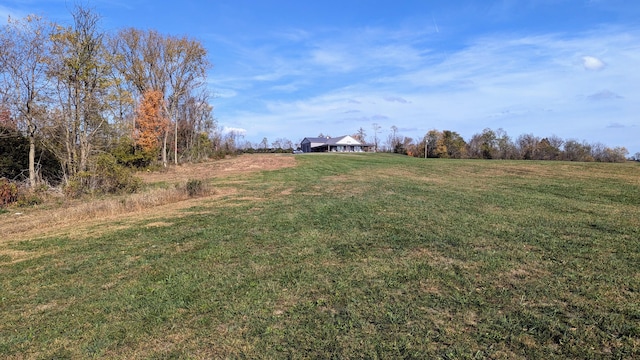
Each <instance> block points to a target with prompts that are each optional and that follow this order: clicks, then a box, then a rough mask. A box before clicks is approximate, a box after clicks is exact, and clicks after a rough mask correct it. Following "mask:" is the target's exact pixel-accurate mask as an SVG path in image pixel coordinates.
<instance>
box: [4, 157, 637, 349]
mask: <svg viewBox="0 0 640 360" xmlns="http://www.w3.org/2000/svg"><path fill="white" fill-rule="evenodd" d="M296 159H297V162H298V166H297V167H295V168H287V169H282V170H278V171H272V172H262V173H258V174H254V175H251V176H247V175H243V176H242V177H235V178H218V179H214V180H211V181H210V182H209V185H210V186H212V187H213V188H216V187H218V188H222V187H227V186H234V187H237V188H238V191H237V193H234V194H233V195H228V196H226V197H224V198H221V199H219V200H217V201H203V202H202V203H201V204H200V205H199V206H198V207H194V208H192V209H187V210H183V211H176V215H178V216H176V217H171V218H163V219H158V218H154V219H146V220H141V221H140V222H139V224H137V225H136V226H134V227H129V228H124V229H121V230H117V231H115V230H114V231H110V232H108V233H104V234H103V235H100V236H98V237H92V238H87V239H82V240H78V239H68V238H48V239H32V240H29V241H23V242H15V243H10V244H9V245H4V246H5V247H4V249H8V250H11V251H17V252H21V253H24V252H27V253H33V255H34V256H32V257H30V258H29V259H27V260H24V261H19V262H12V261H11V256H10V255H3V256H0V356H2V357H3V358H107V357H108V358H382V359H387V358H446V359H458V358H460V359H465V358H469V359H482V358H492V359H496V358H504V359H513V358H530V359H547V358H577V359H585V358H638V357H640V241H639V240H638V239H640V167H639V166H638V165H637V164H595V163H588V164H587V163H565V162H510V161H495V162H494V161H466V160H436V159H429V160H426V161H425V160H424V159H414V158H408V157H401V156H391V155H372V154H363V155H302V156H297V157H296ZM185 215H186V216H185ZM156 222H164V223H166V224H171V225H170V226H146V225H148V224H151V223H156ZM0 249H2V248H0ZM6 253H7V254H11V252H6Z"/></svg>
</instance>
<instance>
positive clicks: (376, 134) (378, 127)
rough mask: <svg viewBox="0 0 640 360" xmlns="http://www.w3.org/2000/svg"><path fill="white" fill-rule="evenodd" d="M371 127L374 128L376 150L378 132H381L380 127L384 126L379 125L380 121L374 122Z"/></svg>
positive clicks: (376, 149) (376, 146)
mask: <svg viewBox="0 0 640 360" xmlns="http://www.w3.org/2000/svg"><path fill="white" fill-rule="evenodd" d="M371 127H372V128H373V146H374V149H375V151H376V152H377V151H378V141H379V139H378V133H379V132H380V129H381V128H382V127H381V126H380V125H378V123H373V124H371Z"/></svg>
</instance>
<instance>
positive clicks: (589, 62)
mask: <svg viewBox="0 0 640 360" xmlns="http://www.w3.org/2000/svg"><path fill="white" fill-rule="evenodd" d="M582 65H583V66H584V68H585V69H586V70H602V69H604V67H605V66H606V64H605V63H604V61H602V60H600V59H598V58H597V57H595V56H583V57H582Z"/></svg>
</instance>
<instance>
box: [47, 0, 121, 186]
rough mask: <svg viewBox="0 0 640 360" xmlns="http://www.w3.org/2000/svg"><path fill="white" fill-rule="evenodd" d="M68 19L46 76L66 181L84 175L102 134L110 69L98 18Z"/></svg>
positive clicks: (57, 34) (78, 11) (87, 13)
mask: <svg viewBox="0 0 640 360" xmlns="http://www.w3.org/2000/svg"><path fill="white" fill-rule="evenodd" d="M72 16H73V24H72V26H60V25H58V26H57V27H56V29H55V31H54V33H53V35H52V51H51V57H50V59H49V64H50V67H49V76H50V78H51V79H53V80H54V82H55V90H56V93H57V96H58V106H59V108H58V111H57V115H58V116H57V117H56V118H57V119H58V120H59V122H58V124H57V125H58V134H59V135H62V137H63V139H62V141H63V147H64V149H63V151H62V152H63V153H64V156H62V157H61V158H60V161H61V163H63V165H64V170H65V176H69V175H71V176H73V175H75V174H77V173H78V172H80V171H85V170H87V169H88V161H89V157H90V155H91V154H92V153H93V152H95V151H96V150H97V149H95V145H96V143H97V140H98V137H99V136H100V135H102V134H101V132H103V131H105V128H106V124H107V117H106V116H105V112H106V111H107V108H108V103H107V101H106V94H107V93H108V87H109V86H110V85H111V82H110V81H109V75H110V74H111V69H110V66H111V65H110V62H109V61H107V59H108V57H107V53H106V47H105V43H104V33H103V32H101V31H100V29H99V28H98V23H99V17H98V15H97V14H95V13H94V12H93V11H92V10H90V9H87V8H84V7H82V6H76V7H75V9H74V11H73V12H72ZM52 140H57V139H52Z"/></svg>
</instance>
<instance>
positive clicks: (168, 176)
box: [0, 154, 296, 255]
mask: <svg viewBox="0 0 640 360" xmlns="http://www.w3.org/2000/svg"><path fill="white" fill-rule="evenodd" d="M295 163H296V161H295V157H294V156H293V155H290V154H251V155H249V154H247V155H241V156H237V157H233V158H227V159H224V160H216V161H207V162H202V163H198V164H185V165H179V166H172V167H169V168H168V169H167V170H166V171H161V172H143V173H139V174H138V176H140V177H141V178H142V179H143V181H144V182H145V183H156V182H165V183H170V184H172V183H184V182H186V181H187V180H189V179H200V180H206V179H211V178H219V177H226V176H232V175H237V174H244V173H253V172H258V171H269V170H277V169H281V168H285V167H292V166H295ZM162 191H164V193H161V192H162ZM235 191H236V190H235V189H234V188H233V187H232V185H230V186H229V187H227V188H224V189H216V190H215V191H214V192H213V193H212V194H209V195H207V196H205V197H201V198H188V197H186V196H184V194H167V193H166V192H167V190H157V191H156V192H153V191H151V192H145V193H141V194H133V195H128V196H126V197H123V196H119V197H113V198H107V199H98V200H83V201H73V202H65V203H64V204H62V205H59V206H54V205H51V204H48V205H45V206H40V207H35V208H26V209H12V211H11V212H10V213H7V214H3V215H0V245H2V244H3V243H5V244H6V243H7V242H10V241H15V240H28V239H31V238H35V237H42V236H54V235H55V236H60V235H65V236H72V237H75V236H81V235H82V234H84V235H83V236H86V235H89V234H90V233H88V232H87V231H86V229H89V228H92V229H95V228H96V226H98V227H100V228H103V229H104V230H105V231H106V230H108V229H109V228H110V227H109V224H110V223H113V222H119V223H120V224H121V225H120V226H122V223H123V222H125V223H133V222H136V221H140V220H143V219H147V218H154V217H163V216H170V214H175V212H176V210H177V209H180V208H188V207H192V206H196V205H197V204H198V203H201V202H203V201H210V200H212V199H216V198H220V197H222V196H226V195H229V194H233V193H234V192H235ZM123 203H128V204H130V205H129V206H126V207H124V208H123V207H122V204H123ZM131 204H133V205H131ZM101 225H104V226H101ZM98 231H99V230H98ZM93 234H94V235H95V231H94V232H93ZM4 250H5V249H2V247H1V246H0V255H2V253H3V251H4Z"/></svg>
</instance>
